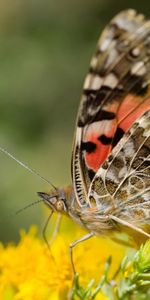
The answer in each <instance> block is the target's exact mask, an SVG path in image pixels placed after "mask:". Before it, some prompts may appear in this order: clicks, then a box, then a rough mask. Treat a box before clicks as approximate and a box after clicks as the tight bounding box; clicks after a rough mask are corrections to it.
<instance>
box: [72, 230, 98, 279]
mask: <svg viewBox="0 0 150 300" xmlns="http://www.w3.org/2000/svg"><path fill="white" fill-rule="evenodd" d="M93 236H94V233H93V232H90V233H88V234H86V235H84V236H83V237H81V238H80V239H78V240H76V241H74V242H73V243H71V244H70V259H71V266H72V270H73V273H74V275H75V274H76V270H75V266H74V262H73V248H74V247H75V246H76V245H77V244H79V243H81V242H83V241H86V240H88V239H90V238H91V237H93Z"/></svg>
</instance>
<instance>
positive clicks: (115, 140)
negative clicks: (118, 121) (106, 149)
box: [112, 127, 125, 147]
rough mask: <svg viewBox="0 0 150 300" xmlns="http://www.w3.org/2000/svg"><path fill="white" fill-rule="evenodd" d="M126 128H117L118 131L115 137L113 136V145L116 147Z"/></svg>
mask: <svg viewBox="0 0 150 300" xmlns="http://www.w3.org/2000/svg"><path fill="white" fill-rule="evenodd" d="M124 133H125V132H124V130H123V129H122V128H119V127H118V128H117V130H116V132H115V135H114V138H113V142H112V146H113V147H115V146H116V145H117V144H118V142H119V141H120V139H121V138H122V137H123V135H124Z"/></svg>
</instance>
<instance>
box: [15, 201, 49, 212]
mask: <svg viewBox="0 0 150 300" xmlns="http://www.w3.org/2000/svg"><path fill="white" fill-rule="evenodd" d="M40 202H43V200H42V199H39V200H37V201H34V202H32V203H30V204H28V205H26V206H24V207H22V208H20V209H18V210H17V211H15V213H14V214H13V215H18V214H20V213H21V212H22V211H24V210H26V209H28V208H29V207H32V206H34V205H35V204H38V203H40Z"/></svg>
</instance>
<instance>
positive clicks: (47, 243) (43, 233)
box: [42, 211, 53, 252]
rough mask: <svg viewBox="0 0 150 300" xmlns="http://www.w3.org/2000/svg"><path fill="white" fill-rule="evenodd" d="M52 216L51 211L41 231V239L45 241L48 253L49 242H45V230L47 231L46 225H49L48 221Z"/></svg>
mask: <svg viewBox="0 0 150 300" xmlns="http://www.w3.org/2000/svg"><path fill="white" fill-rule="evenodd" d="M52 215H53V211H51V213H50V215H49V216H48V218H47V220H46V222H45V225H44V228H43V231H42V235H43V239H44V241H45V243H46V245H47V247H48V249H49V250H50V252H51V249H50V245H49V242H48V240H47V237H46V230H47V226H48V224H49V221H50V219H51V217H52Z"/></svg>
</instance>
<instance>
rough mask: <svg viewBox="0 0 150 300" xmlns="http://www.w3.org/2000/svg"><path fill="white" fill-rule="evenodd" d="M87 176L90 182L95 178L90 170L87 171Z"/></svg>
mask: <svg viewBox="0 0 150 300" xmlns="http://www.w3.org/2000/svg"><path fill="white" fill-rule="evenodd" d="M88 176H89V178H90V180H91V181H92V179H93V178H94V176H95V172H94V171H93V170H91V169H88Z"/></svg>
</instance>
